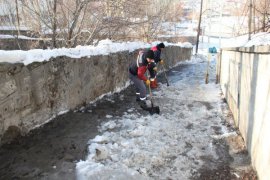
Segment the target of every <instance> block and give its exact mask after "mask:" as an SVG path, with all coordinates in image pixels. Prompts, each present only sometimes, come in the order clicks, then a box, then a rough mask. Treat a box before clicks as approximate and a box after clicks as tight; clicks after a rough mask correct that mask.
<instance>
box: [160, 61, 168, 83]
mask: <svg viewBox="0 0 270 180" xmlns="http://www.w3.org/2000/svg"><path fill="white" fill-rule="evenodd" d="M162 67H163V73H164V76H165V79H166V83H167V86H169V81H168V78H167V75H166V72H165V67H164V64H162Z"/></svg>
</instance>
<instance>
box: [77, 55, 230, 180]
mask: <svg viewBox="0 0 270 180" xmlns="http://www.w3.org/2000/svg"><path fill="white" fill-rule="evenodd" d="M205 64H206V63H205V58H204V56H201V57H197V58H193V59H192V60H191V61H188V62H185V63H183V64H182V65H181V66H183V67H185V66H187V68H188V69H186V70H185V71H182V70H181V69H180V70H177V69H176V70H174V71H172V72H171V73H173V74H172V75H171V76H170V77H171V79H170V83H171V84H170V86H169V87H167V86H166V85H165V84H163V85H161V87H160V89H159V90H158V91H155V92H154V99H155V104H158V105H159V106H160V108H161V114H160V115H153V116H151V115H146V116H144V115H142V114H140V113H139V112H138V111H136V109H135V108H134V109H133V108H132V109H130V110H128V111H127V112H126V113H125V114H124V115H123V116H122V117H120V118H119V117H111V116H110V121H109V122H107V123H105V124H103V125H102V126H101V127H100V135H98V136H97V137H96V138H94V139H90V140H89V143H88V144H89V147H88V150H89V154H88V156H87V158H86V159H85V160H81V161H80V162H78V163H77V167H76V169H77V178H78V179H79V180H86V179H99V180H105V179H106V180H107V179H110V180H111V179H115V180H121V179H123V180H124V179H188V178H190V177H191V176H192V175H193V174H194V173H196V172H197V170H198V169H200V167H202V166H203V164H204V162H203V160H202V159H201V158H200V157H205V156H210V157H213V158H214V159H217V158H218V156H217V154H216V152H215V149H214V148H213V144H212V140H213V138H218V137H219V136H218V135H217V134H216V132H215V127H217V126H221V128H220V129H221V132H220V133H221V135H222V134H227V133H228V130H227V128H226V127H225V126H223V125H221V121H222V118H223V115H222V111H221V108H220V106H221V97H220V89H219V85H216V84H214V83H210V84H205V83H204V74H205V71H206V69H205V67H206V66H205ZM211 69H212V71H214V69H215V68H214V67H213V65H212V66H211ZM212 81H213V80H212Z"/></svg>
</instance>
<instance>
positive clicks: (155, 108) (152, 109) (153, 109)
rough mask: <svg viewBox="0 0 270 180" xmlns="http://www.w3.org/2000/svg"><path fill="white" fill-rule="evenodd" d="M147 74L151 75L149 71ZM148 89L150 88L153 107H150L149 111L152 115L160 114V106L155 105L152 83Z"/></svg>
mask: <svg viewBox="0 0 270 180" xmlns="http://www.w3.org/2000/svg"><path fill="white" fill-rule="evenodd" d="M147 76H149V74H148V72H147ZM148 89H149V95H150V101H151V107H150V108H149V109H148V111H149V112H150V114H151V115H153V114H159V113H160V109H159V106H154V103H153V97H152V90H151V87H150V84H149V85H148Z"/></svg>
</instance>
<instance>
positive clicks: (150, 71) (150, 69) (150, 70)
mask: <svg viewBox="0 0 270 180" xmlns="http://www.w3.org/2000/svg"><path fill="white" fill-rule="evenodd" d="M148 70H149V73H150V80H153V79H155V78H156V75H157V72H156V71H155V70H154V69H153V68H149V69H148Z"/></svg>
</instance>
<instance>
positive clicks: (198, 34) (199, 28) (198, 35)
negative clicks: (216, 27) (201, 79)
mask: <svg viewBox="0 0 270 180" xmlns="http://www.w3.org/2000/svg"><path fill="white" fill-rule="evenodd" d="M202 7H203V0H201V9H200V17H199V23H198V29H197V39H196V51H195V53H196V54H197V53H198V46H199V37H200V31H201V20H202Z"/></svg>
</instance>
